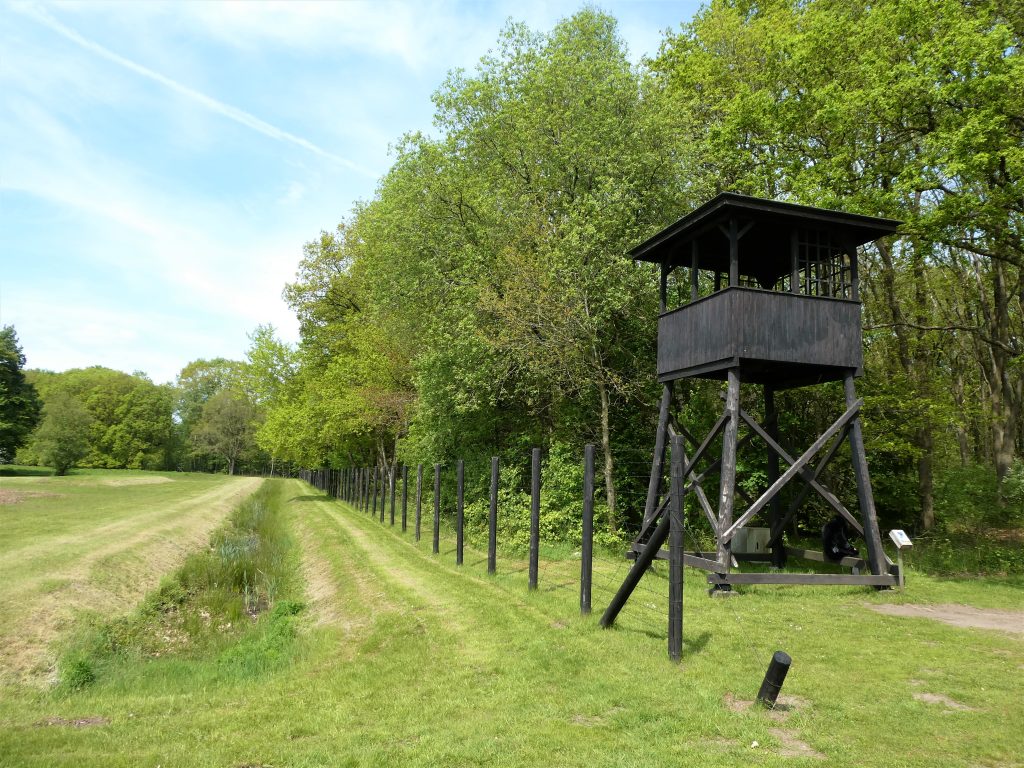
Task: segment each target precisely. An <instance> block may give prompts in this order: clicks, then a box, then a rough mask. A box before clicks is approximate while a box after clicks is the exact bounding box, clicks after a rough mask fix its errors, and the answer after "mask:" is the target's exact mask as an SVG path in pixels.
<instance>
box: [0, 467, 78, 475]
mask: <svg viewBox="0 0 1024 768" xmlns="http://www.w3.org/2000/svg"><path fill="white" fill-rule="evenodd" d="M68 474H69V475H71V474H74V470H71V471H69V472H68ZM51 475H53V470H52V469H51V468H50V467H25V466H21V465H14V464H4V465H2V466H0V477H50V476H51Z"/></svg>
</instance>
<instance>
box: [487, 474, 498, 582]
mask: <svg viewBox="0 0 1024 768" xmlns="http://www.w3.org/2000/svg"><path fill="white" fill-rule="evenodd" d="M497 569H498V457H497V456H492V457H491V510H490V514H489V515H488V518H487V572H488V573H494V572H495V571H496V570H497Z"/></svg>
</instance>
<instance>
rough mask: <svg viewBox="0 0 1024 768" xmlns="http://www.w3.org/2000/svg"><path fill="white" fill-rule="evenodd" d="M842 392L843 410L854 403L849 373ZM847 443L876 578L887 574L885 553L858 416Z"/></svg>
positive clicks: (854, 390)
mask: <svg viewBox="0 0 1024 768" xmlns="http://www.w3.org/2000/svg"><path fill="white" fill-rule="evenodd" d="M843 390H844V391H845V393H846V406H847V407H848V408H849V407H850V406H852V405H853V404H854V403H855V402H856V401H857V391H856V389H855V388H854V385H853V371H852V370H851V371H849V372H848V373H847V374H846V377H845V378H844V379H843ZM849 440H850V454H851V456H850V457H851V459H852V460H853V474H854V476H855V477H856V479H857V502H858V504H859V506H860V515H861V522H862V524H863V525H864V543H865V544H866V545H867V549H868V563H869V565H870V566H871V573H872V574H873V575H875V576H880V575H882V574H884V573H886V572H887V571H886V568H885V551H884V550H883V549H882V537H881V535H880V534H879V532H878V514H877V513H876V512H875V499H874V496H872V494H871V477H870V476H869V475H868V459H867V455H866V454H865V452H864V434H863V432H862V431H861V424H860V414H858V415H857V416H856V417H855V418H854V419H853V421H852V422H851V424H850V432H849Z"/></svg>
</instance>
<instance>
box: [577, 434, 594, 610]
mask: <svg viewBox="0 0 1024 768" xmlns="http://www.w3.org/2000/svg"><path fill="white" fill-rule="evenodd" d="M593 576H594V445H593V443H587V445H586V447H585V448H584V449H583V544H582V548H581V551H580V613H581V614H583V615H584V616H586V615H587V614H588V613H590V597H591V591H592V583H593Z"/></svg>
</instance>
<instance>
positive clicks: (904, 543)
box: [889, 528, 914, 549]
mask: <svg viewBox="0 0 1024 768" xmlns="http://www.w3.org/2000/svg"><path fill="white" fill-rule="evenodd" d="M889 538H890V539H892V543H893V544H895V545H896V549H909V548H910V547H912V546H914V544H913V542H911V541H910V537H909V536H907V534H905V533H904V532H903V531H901V530H899V529H898V528H897V529H896V530H894V531H889Z"/></svg>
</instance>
